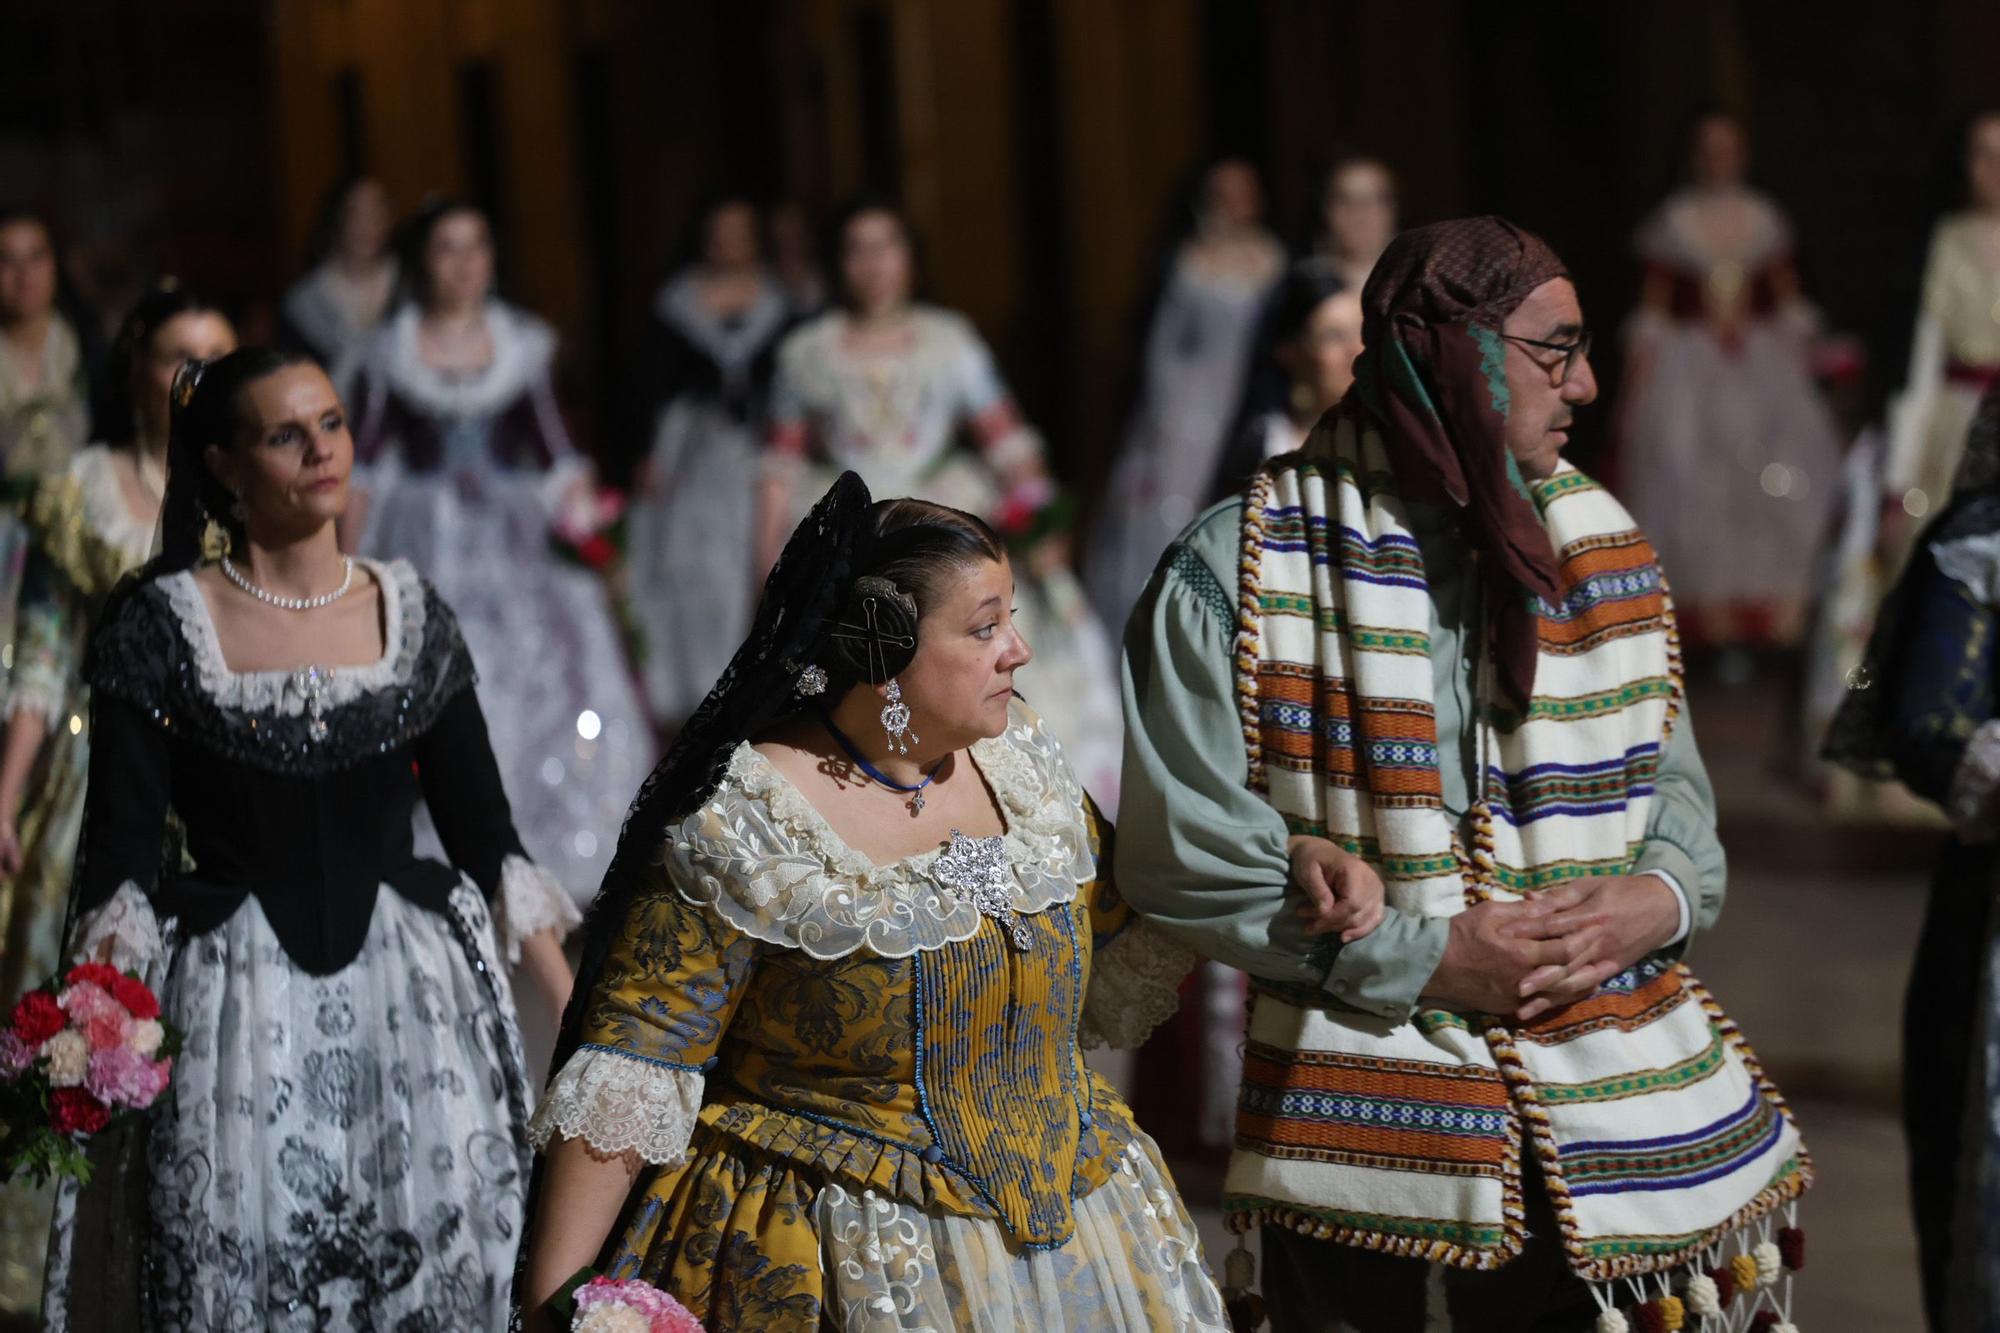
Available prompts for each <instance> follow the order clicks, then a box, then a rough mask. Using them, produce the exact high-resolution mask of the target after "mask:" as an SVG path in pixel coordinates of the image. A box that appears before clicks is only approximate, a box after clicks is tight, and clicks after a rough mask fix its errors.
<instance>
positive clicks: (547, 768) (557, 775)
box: [542, 755, 563, 787]
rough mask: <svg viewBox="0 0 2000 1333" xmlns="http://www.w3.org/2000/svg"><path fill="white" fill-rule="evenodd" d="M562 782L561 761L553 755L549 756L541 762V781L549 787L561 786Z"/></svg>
mask: <svg viewBox="0 0 2000 1333" xmlns="http://www.w3.org/2000/svg"><path fill="white" fill-rule="evenodd" d="M562 780H563V762H562V760H560V759H558V758H556V757H555V756H554V755H550V756H549V757H548V758H547V759H544V760H542V781H543V782H546V783H548V784H549V786H551V787H555V786H559V785H561V783H562Z"/></svg>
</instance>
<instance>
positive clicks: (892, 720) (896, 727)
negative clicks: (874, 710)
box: [882, 680, 923, 754]
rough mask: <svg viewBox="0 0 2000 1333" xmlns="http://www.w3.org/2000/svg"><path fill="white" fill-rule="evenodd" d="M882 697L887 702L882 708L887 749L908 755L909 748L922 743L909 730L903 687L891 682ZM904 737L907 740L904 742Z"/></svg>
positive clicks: (921, 738)
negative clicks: (887, 734)
mask: <svg viewBox="0 0 2000 1333" xmlns="http://www.w3.org/2000/svg"><path fill="white" fill-rule="evenodd" d="M884 697H885V698H887V699H888V701H889V702H888V703H887V704H886V705H884V706H883V708H882V730H884V731H886V732H888V733H889V748H890V749H891V750H893V751H894V752H895V753H897V754H908V753H909V752H910V746H912V745H918V744H922V743H923V737H921V736H919V735H917V733H916V732H914V731H911V730H910V706H909V705H908V704H906V703H904V702H903V687H902V686H901V685H899V684H897V683H896V682H895V681H894V680H891V681H890V682H889V690H888V693H887V694H886V695H885V696H884ZM905 736H907V737H908V738H909V739H908V740H905V739H904V737H905Z"/></svg>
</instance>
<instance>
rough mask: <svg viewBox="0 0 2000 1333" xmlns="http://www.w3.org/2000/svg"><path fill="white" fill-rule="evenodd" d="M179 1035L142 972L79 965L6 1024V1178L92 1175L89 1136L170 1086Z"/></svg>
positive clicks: (0, 1161) (2, 1066) (2, 1048)
mask: <svg viewBox="0 0 2000 1333" xmlns="http://www.w3.org/2000/svg"><path fill="white" fill-rule="evenodd" d="M179 1050H180V1034H179V1033H177V1032H175V1031H174V1030H173V1029H172V1028H170V1027H168V1026H167V1025H166V1024H164V1023H162V1022H161V1021H160V1001H159V997H158V996H156V995H154V994H153V992H152V991H151V990H149V989H148V988H147V986H146V983H145V982H143V981H141V980H139V978H137V977H136V976H131V975H129V974H127V973H123V972H120V971H118V970H117V969H116V968H114V967H110V966H108V965H106V964H104V963H80V964H78V965H77V966H75V967H73V968H71V969H70V970H69V973H68V974H67V975H66V976H64V977H63V978H61V980H59V981H57V980H51V981H50V982H49V983H48V984H47V985H44V986H41V987H38V988H37V989H35V990H31V991H29V992H28V993H27V994H26V995H23V996H22V997H21V999H20V1001H19V1002H18V1003H17V1004H15V1006H14V1011H13V1014H12V1017H11V1019H10V1020H9V1022H8V1023H7V1025H6V1026H5V1027H0V1181H4V1180H9V1179H12V1178H13V1177H14V1176H15V1175H23V1176H26V1177H27V1178H28V1179H30V1180H33V1181H35V1182H37V1183H38V1184H39V1183H46V1182H47V1181H49V1180H51V1179H53V1178H55V1177H58V1176H74V1177H76V1179H78V1180H88V1179H89V1178H90V1161H89V1159H88V1158H87V1157H86V1156H85V1155H84V1150H83V1144H84V1142H85V1141H87V1140H88V1139H89V1137H90V1136H91V1135H92V1134H96V1133H99V1132H101V1131H102V1130H104V1129H105V1128H106V1127H107V1126H109V1125H111V1124H113V1123H115V1122H117V1121H118V1120H120V1119H122V1118H124V1117H126V1116H129V1115H131V1114H132V1113H134V1112H137V1111H143V1110H145V1109H146V1108H147V1107H149V1106H151V1105H152V1104H153V1103H154V1101H155V1100H157V1099H158V1098H159V1096H160V1094H161V1093H162V1092H164V1091H166V1087H167V1080H168V1078H169V1076H170V1075H171V1074H172V1073H173V1068H174V1055H175V1053H176V1052H178V1051H179Z"/></svg>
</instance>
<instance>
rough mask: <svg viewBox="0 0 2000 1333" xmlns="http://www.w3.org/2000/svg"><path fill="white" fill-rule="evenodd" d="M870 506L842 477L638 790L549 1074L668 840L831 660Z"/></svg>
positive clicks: (588, 920) (854, 482) (569, 1049)
mask: <svg viewBox="0 0 2000 1333" xmlns="http://www.w3.org/2000/svg"><path fill="white" fill-rule="evenodd" d="M872 504H873V501H872V500H871V498H870V496H869V494H868V487H867V486H866V485H865V484H864V483H863V482H862V480H861V478H860V477H858V476H856V475H855V474H854V473H852V472H848V473H844V474H843V475H842V476H841V478H840V480H839V481H837V482H835V483H834V484H833V488H832V489H831V490H829V491H828V492H827V493H826V494H825V495H824V496H823V497H821V499H820V501H819V503H818V504H816V505H814V506H813V509H812V512H811V513H809V514H807V515H806V517H805V520H804V521H803V522H801V523H800V524H799V526H798V527H797V528H796V529H794V530H793V532H792V536H791V540H790V541H788V542H786V544H785V549H784V553H783V554H782V555H780V556H779V557H778V563H777V564H776V565H775V566H773V567H772V570H771V575H770V577H769V578H768V579H767V580H765V583H764V595H763V598H762V600H761V601H760V602H759V603H758V606H757V618H756V621H755V622H754V623H753V624H752V625H751V627H750V634H749V637H747V638H746V639H744V640H743V644H742V646H741V647H739V648H738V649H737V650H736V655H735V656H734V657H733V658H731V659H730V662H729V666H728V668H727V669H726V670H724V671H723V673H722V676H721V678H720V679H719V680H717V681H716V683H715V688H713V689H711V690H710V691H709V692H708V697H707V698H705V699H703V700H702V701H701V706H700V707H699V708H697V709H696V710H695V712H694V716H693V717H692V718H690V719H689V720H688V724H687V726H686V727H684V728H683V729H682V730H681V733H680V736H679V737H678V738H677V739H676V740H675V741H674V743H673V746H672V748H670V749H669V750H668V751H667V754H666V757H665V758H664V759H662V760H661V761H660V762H659V765H658V766H657V767H655V768H654V769H653V772H652V774H651V775H650V776H649V777H647V779H646V781H645V782H644V783H643V784H642V785H641V786H640V788H639V794H638V796H637V797H636V798H635V799H634V800H633V802H632V808H631V810H630V811H629V812H628V813H627V814H626V816H625V825H624V828H623V829H622V830H621V831H620V833H619V835H618V848H617V850H616V852H614V853H613V855H612V858H611V865H610V868H609V869H607V870H606V871H605V874H604V884H603V887H602V888H600V889H599V890H598V894H597V898H596V900H595V901H594V902H592V903H591V905H590V910H589V912H588V913H587V914H586V915H585V917H584V926H583V960H582V963H581V964H580V965H579V967H578V968H577V977H576V986H575V989H574V990H573V991H572V992H571V994H570V1001H569V1008H568V1009H567V1010H566V1011H565V1012H564V1014H563V1024H562V1031H561V1032H560V1033H559V1034H558V1036H557V1039H556V1051H555V1059H554V1061H553V1063H552V1064H551V1065H550V1068H551V1070H555V1069H560V1068H561V1067H562V1065H563V1063H564V1062H565V1061H567V1060H568V1059H569V1057H570V1055H571V1054H573V1053H574V1052H575V1050H576V1047H577V1044H578V1042H579V1040H580V1033H581V1030H582V1027H583V1018H584V1011H585V1010H586V1009H587V1008H588V1007H589V1003H590V994H591V991H592V990H593V989H594V988H595V986H596V984H597V980H598V978H599V976H600V975H601V974H602V973H603V971H604V963H605V959H606V957H607V956H608V955H609V953H610V951H611V946H612V944H613V942H614V941H615V940H616V939H617V937H618V931H619V928H620V926H621V925H622V924H623V923H624V919H625V912H626V909H627V908H628V907H629V906H630V904H631V902H632V899H633V898H634V896H636V895H637V894H638V893H639V892H641V891H642V890H643V889H644V887H645V885H646V883H647V880H648V872H649V870H650V869H651V867H652V865H653V863H654V862H655V861H656V859H657V858H658V855H659V851H660V846H661V843H662V841H663V839H664V838H665V836H666V833H667V830H668V829H669V828H671V827H672V826H673V825H675V824H677V823H679V822H680V821H681V820H682V819H685V818H686V817H687V816H688V815H689V814H691V813H693V812H694V811H695V810H697V809H699V808H700V807H701V805H702V804H703V803H704V802H705V801H707V800H708V799H709V797H711V796H713V795H714V794H715V790H716V787H717V786H718V785H719V784H720V783H721V781H722V777H723V774H724V773H725V772H726V771H727V770H728V767H729V760H730V756H732V755H733V754H734V753H735V752H736V747H737V746H738V745H740V744H741V743H742V742H743V741H745V740H747V739H749V738H750V737H751V736H754V735H756V734H757V733H758V732H760V731H762V730H764V729H765V728H766V727H768V726H770V725H771V724H772V723H773V722H775V721H777V720H778V719H779V718H782V717H784V716H785V715H787V714H789V713H792V712H795V711H797V709H798V708H799V707H800V706H801V702H802V701H801V700H800V698H799V696H798V693H797V691H796V688H795V686H796V682H797V676H798V673H799V670H800V668H801V667H803V666H804V665H806V664H807V663H810V662H814V661H816V660H818V659H819V658H821V657H822V656H823V655H825V652H826V640H827V638H828V636H829V635H830V634H831V633H832V632H833V631H834V630H835V628H836V627H835V625H834V624H833V619H834V613H835V611H836V609H837V608H838V606H839V603H840V599H841V596H842V594H843V592H844V591H845V590H846V586H847V584H848V582H849V575H850V573H851V571H852V570H853V569H854V568H855V563H856V552H857V546H858V545H859V544H860V543H861V542H862V541H863V539H864V535H865V534H866V532H867V531H868V528H869V513H870V509H871V507H872ZM696 632H699V631H698V629H697V630H696Z"/></svg>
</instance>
